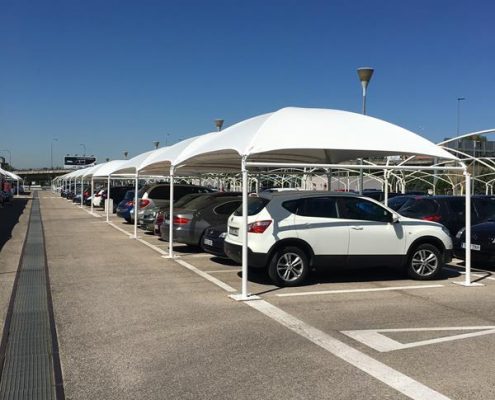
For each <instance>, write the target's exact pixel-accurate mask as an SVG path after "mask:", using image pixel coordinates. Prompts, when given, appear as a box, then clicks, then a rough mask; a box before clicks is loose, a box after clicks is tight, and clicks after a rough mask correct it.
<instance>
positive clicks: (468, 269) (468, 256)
mask: <svg viewBox="0 0 495 400" xmlns="http://www.w3.org/2000/svg"><path fill="white" fill-rule="evenodd" d="M464 176H465V177H466V183H465V184H466V191H465V193H464V197H465V198H466V209H465V213H466V221H465V222H466V230H465V231H464V235H465V239H466V249H465V251H466V253H465V256H464V258H465V259H464V264H465V268H466V274H465V280H464V282H454V283H456V284H458V285H462V286H483V285H482V284H481V283H477V282H471V174H470V173H469V172H468V171H467V168H466V169H465V170H464Z"/></svg>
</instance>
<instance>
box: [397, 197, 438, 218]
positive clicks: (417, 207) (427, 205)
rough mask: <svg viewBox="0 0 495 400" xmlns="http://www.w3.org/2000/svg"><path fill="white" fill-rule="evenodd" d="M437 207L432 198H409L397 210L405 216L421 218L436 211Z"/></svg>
mask: <svg viewBox="0 0 495 400" xmlns="http://www.w3.org/2000/svg"><path fill="white" fill-rule="evenodd" d="M439 208H440V206H439V205H438V203H437V202H436V201H435V200H433V199H409V200H408V201H406V203H405V204H404V205H403V206H402V207H401V208H399V210H398V211H397V212H398V213H399V214H401V215H404V216H405V217H413V218H422V217H426V216H428V215H432V214H435V213H437V212H438V210H439Z"/></svg>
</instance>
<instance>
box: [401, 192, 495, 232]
mask: <svg viewBox="0 0 495 400" xmlns="http://www.w3.org/2000/svg"><path fill="white" fill-rule="evenodd" d="M465 201H466V200H465V198H464V196H413V197H411V198H410V199H409V200H407V201H406V202H405V203H404V204H403V205H402V206H401V207H400V208H399V209H398V210H397V212H398V213H399V214H401V215H403V216H405V217H410V218H418V219H424V220H427V221H434V222H439V223H440V224H443V225H444V226H445V227H446V228H447V229H448V230H449V231H450V234H451V236H455V235H456V233H457V232H458V231H459V230H460V229H461V228H463V227H464V225H465V220H466V217H465V215H466V213H465V210H466V203H465ZM492 216H495V196H472V197H471V221H472V224H473V225H475V224H478V223H480V222H483V221H485V220H487V219H488V218H490V217H492Z"/></svg>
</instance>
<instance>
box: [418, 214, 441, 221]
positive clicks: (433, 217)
mask: <svg viewBox="0 0 495 400" xmlns="http://www.w3.org/2000/svg"><path fill="white" fill-rule="evenodd" d="M421 219H424V220H425V221H433V222H440V221H441V220H442V217H441V216H440V215H426V216H424V217H423V218H421Z"/></svg>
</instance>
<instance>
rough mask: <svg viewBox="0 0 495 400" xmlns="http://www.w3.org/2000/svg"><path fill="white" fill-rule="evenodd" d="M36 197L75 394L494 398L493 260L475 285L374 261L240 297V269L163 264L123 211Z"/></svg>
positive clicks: (219, 263) (157, 246)
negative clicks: (376, 265) (108, 213)
mask: <svg viewBox="0 0 495 400" xmlns="http://www.w3.org/2000/svg"><path fill="white" fill-rule="evenodd" d="M40 199H41V200H40V201H41V213H42V218H43V224H44V230H45V239H46V252H47V258H48V268H49V271H50V280H51V287H52V297H53V306H54V312H55V321H56V325H57V333H58V341H59V347H60V357H61V363H62V371H63V379H64V389H65V393H66V397H67V398H71V399H95V398H99V399H103V398H105V399H123V398H126V399H127V398H129V399H130V398H141V399H164V398H166V399H198V398H201V399H244V398H245V399H248V398H249V399H407V398H413V399H474V398H476V399H493V398H495V389H494V388H495V378H494V376H493V373H492V371H493V359H494V356H495V311H494V307H493V305H494V304H495V290H494V289H495V277H494V276H492V275H493V268H492V269H491V270H490V269H488V268H480V269H477V270H476V272H475V273H474V279H476V280H478V281H479V282H480V283H483V285H484V286H482V287H470V288H466V287H462V286H458V285H455V284H454V283H453V282H456V281H462V280H463V279H464V276H463V267H462V265H461V264H460V263H459V262H458V260H454V262H453V263H452V264H451V265H449V267H448V269H447V270H446V271H445V272H444V273H443V274H442V275H441V276H440V278H439V279H437V280H434V281H426V282H418V281H413V280H410V279H407V278H405V277H404V276H403V275H401V274H400V273H398V272H397V271H393V270H388V269H383V270H376V269H375V270H360V271H351V272H332V273H325V274H319V275H316V276H315V277H314V278H313V279H312V281H310V282H309V284H307V285H305V286H303V287H299V288H284V289H280V288H277V287H275V286H273V285H272V284H271V283H270V281H269V280H268V278H267V277H266V276H265V275H264V274H263V273H253V274H250V276H249V290H250V292H251V293H253V294H257V295H258V296H260V297H261V300H255V301H249V302H237V301H234V300H232V299H231V298H229V297H228V295H229V294H232V293H237V292H238V291H239V290H240V284H241V278H240V267H239V266H237V265H235V264H233V263H230V262H227V261H224V260H221V259H216V258H215V257H211V256H209V255H206V254H204V253H201V252H199V251H197V250H195V249H192V248H189V247H186V246H176V247H175V250H176V253H177V255H179V258H177V259H174V260H171V259H168V258H166V254H167V253H168V251H167V249H168V247H167V243H166V242H161V241H159V240H158V239H157V237H154V236H152V235H149V234H146V233H144V232H142V231H139V238H138V240H135V239H131V238H130V237H129V236H130V235H131V234H132V233H133V226H132V225H129V224H127V223H125V222H124V221H123V220H121V219H120V218H116V217H113V216H112V217H111V223H110V224H108V223H106V222H105V216H104V213H103V212H102V211H100V210H98V211H95V213H94V215H91V214H90V213H89V212H88V208H87V207H85V208H84V209H81V208H79V207H78V206H76V205H74V204H72V203H71V202H68V201H67V200H65V199H63V198H60V197H58V196H56V195H54V194H52V193H49V192H43V193H40ZM18 230H20V229H18ZM19 235H20V232H17V233H16V235H14V236H16V237H17V239H16V240H17V242H16V243H20V241H19V239H18V236H19ZM14 236H13V237H14ZM8 245H9V242H7V244H6V245H5V246H4V248H3V249H2V250H1V251H2V253H0V257H2V256H3V254H4V252H5V251H6V250H5V248H6V247H7V246H8ZM12 254H15V252H13V253H12ZM14 258H15V256H14V255H13V256H12V258H11V259H14Z"/></svg>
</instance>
